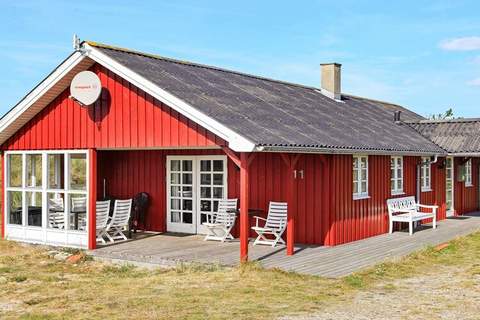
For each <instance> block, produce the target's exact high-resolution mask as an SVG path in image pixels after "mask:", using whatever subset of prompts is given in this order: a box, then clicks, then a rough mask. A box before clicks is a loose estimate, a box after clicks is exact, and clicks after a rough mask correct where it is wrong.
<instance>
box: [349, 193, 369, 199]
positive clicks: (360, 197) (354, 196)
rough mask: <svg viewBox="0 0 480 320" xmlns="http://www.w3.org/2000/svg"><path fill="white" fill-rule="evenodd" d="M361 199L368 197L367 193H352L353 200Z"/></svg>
mask: <svg viewBox="0 0 480 320" xmlns="http://www.w3.org/2000/svg"><path fill="white" fill-rule="evenodd" d="M362 199H370V196H369V195H368V194H354V195H353V200H362Z"/></svg>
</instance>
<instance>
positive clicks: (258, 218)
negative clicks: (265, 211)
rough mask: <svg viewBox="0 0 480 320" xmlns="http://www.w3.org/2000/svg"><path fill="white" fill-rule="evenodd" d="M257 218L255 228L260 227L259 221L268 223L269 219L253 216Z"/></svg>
mask: <svg viewBox="0 0 480 320" xmlns="http://www.w3.org/2000/svg"><path fill="white" fill-rule="evenodd" d="M253 217H254V218H255V227H258V220H263V221H265V222H267V219H265V218H262V217H259V216H253Z"/></svg>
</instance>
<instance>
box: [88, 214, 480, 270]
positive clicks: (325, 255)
mask: <svg viewBox="0 0 480 320" xmlns="http://www.w3.org/2000/svg"><path fill="white" fill-rule="evenodd" d="M476 230H480V213H475V214H470V215H467V216H463V217H455V218H450V219H447V220H444V221H440V222H439V223H438V228H437V229H436V230H433V229H431V228H430V227H429V225H426V226H423V227H421V228H419V229H416V232H415V233H414V235H413V236H409V235H408V232H395V233H393V234H392V235H389V234H384V235H380V236H377V237H372V238H368V239H365V240H360V241H356V242H352V243H348V244H344V245H340V246H335V247H322V246H297V247H296V254H295V255H294V256H290V257H289V256H286V251H285V247H277V248H271V247H267V246H255V247H253V246H252V245H250V248H249V255H250V259H251V260H256V261H259V263H261V264H262V265H263V266H264V267H266V268H280V269H282V270H286V271H295V272H298V273H303V274H311V275H320V276H325V277H341V276H345V275H348V274H350V273H352V272H355V271H359V270H361V269H363V268H366V267H369V266H372V265H374V264H376V263H379V262H382V261H384V260H385V259H389V258H395V257H401V256H405V255H407V254H409V253H411V252H413V251H415V250H418V249H421V248H423V247H425V246H427V245H437V244H440V243H442V242H445V241H448V240H451V239H453V238H456V237H458V236H462V235H466V234H469V233H472V232H474V231H476ZM140 238H141V239H136V240H133V241H128V242H123V243H119V244H115V245H110V246H105V247H102V248H99V249H97V250H94V251H91V252H90V254H91V255H92V256H94V258H96V259H99V260H102V259H103V260H109V261H120V262H128V263H132V264H136V265H144V266H156V265H158V266H173V265H175V264H177V263H179V262H199V263H218V264H222V265H236V264H238V262H239V243H238V242H237V241H234V242H229V243H218V242H205V241H203V240H202V239H203V237H201V236H197V235H176V234H159V235H150V236H148V235H143V236H142V237H140Z"/></svg>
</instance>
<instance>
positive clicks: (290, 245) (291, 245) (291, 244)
mask: <svg viewBox="0 0 480 320" xmlns="http://www.w3.org/2000/svg"><path fill="white" fill-rule="evenodd" d="M293 184H294V176H293V172H292V167H290V168H289V170H288V181H287V203H288V211H287V256H293V253H294V252H295V218H294V213H293Z"/></svg>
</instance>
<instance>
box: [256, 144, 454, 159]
mask: <svg viewBox="0 0 480 320" xmlns="http://www.w3.org/2000/svg"><path fill="white" fill-rule="evenodd" d="M254 151H257V152H286V153H318V154H371V155H397V156H425V157H426V156H434V157H435V158H436V159H437V158H438V156H446V155H447V154H446V153H440V152H421V151H391V150H368V149H352V148H345V149H333V148H324V147H282V146H256V147H255V149H254Z"/></svg>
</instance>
